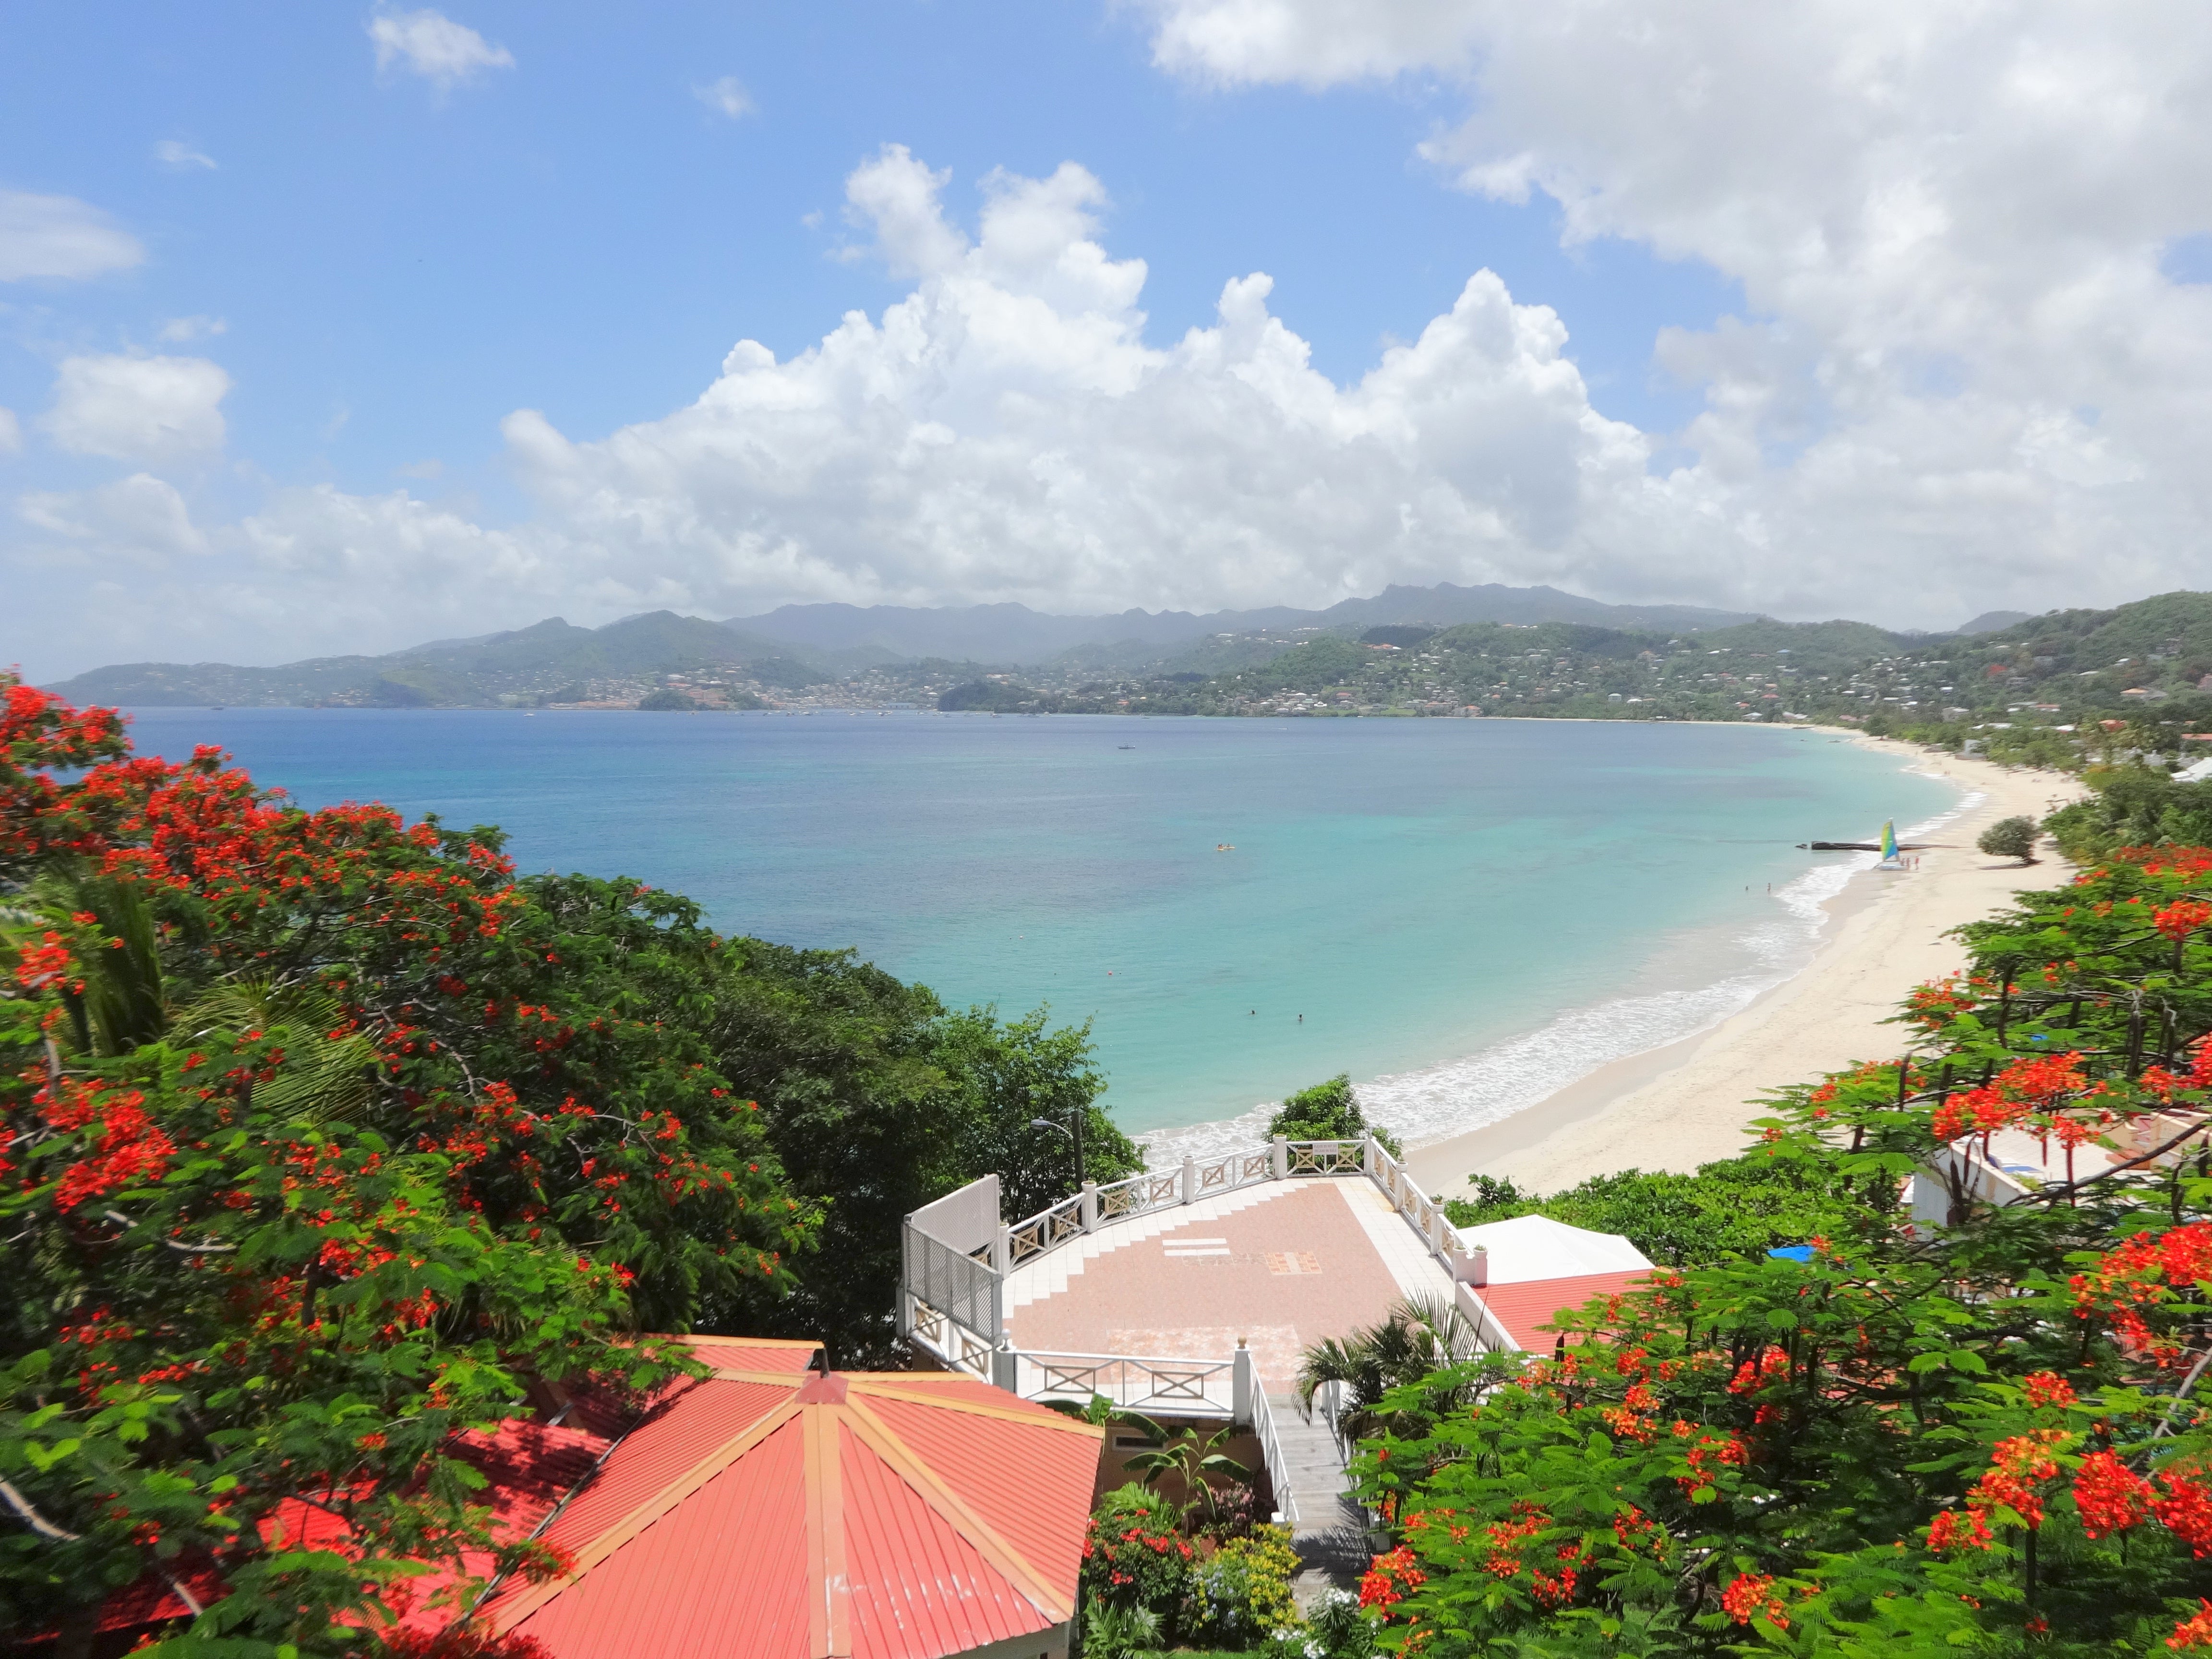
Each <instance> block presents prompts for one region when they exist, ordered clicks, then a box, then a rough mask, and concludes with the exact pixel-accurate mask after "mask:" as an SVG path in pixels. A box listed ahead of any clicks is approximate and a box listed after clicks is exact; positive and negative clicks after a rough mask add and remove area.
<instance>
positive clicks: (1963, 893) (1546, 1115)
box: [1407, 738, 2081, 1197]
mask: <svg viewBox="0 0 2212 1659" xmlns="http://www.w3.org/2000/svg"><path fill="white" fill-rule="evenodd" d="M1860 740H1861V741H1862V742H1865V743H1868V744H1870V745H1871V746H1874V747H1877V748H1879V749H1881V750H1885V751H1887V752H1889V753H1892V754H1895V753H1899V752H1900V751H1906V752H1909V750H1906V746H1905V745H1904V744H1897V743H1877V742H1875V740H1874V739H1869V738H1862V739H1860ZM1923 769H1925V770H1927V771H1929V772H1933V773H1937V774H1940V775H1943V776H1946V777H1949V778H1953V779H1955V780H1956V781H1959V782H1960V784H1962V785H1964V786H1965V787H1967V788H1969V789H1972V790H1976V791H1979V792H1980V793H1982V794H1983V795H1984V799H1983V801H1982V802H1981V803H1980V804H1979V805H1977V806H1975V807H1974V808H1973V809H1972V811H1968V812H1966V813H1965V814H1962V815H1961V816H1960V817H1957V818H1954V820H1952V822H1951V823H1948V824H1946V825H1944V826H1943V828H1942V830H1941V831H1940V832H1939V833H1938V835H1937V836H1936V837H1935V839H1939V840H1942V841H1945V842H1951V843H1953V845H1952V846H1950V847H1948V848H1942V849H1937V850H1931V851H1929V852H1927V853H1923V854H1919V855H1918V857H1919V860H1920V864H1919V867H1918V868H1917V869H1914V870H1911V871H1905V872H1886V871H1871V872H1865V873H1863V874H1860V875H1857V876H1854V877H1853V878H1851V879H1850V882H1849V883H1848V884H1846V885H1845V887H1844V891H1843V892H1842V893H1840V894H1838V896H1836V897H1835V898H1834V899H1832V900H1831V901H1830V902H1829V903H1828V905H1827V907H1826V908H1827V910H1828V913H1829V916H1830V921H1829V923H1828V925H1827V927H1826V928H1825V929H1823V931H1822V934H1821V940H1820V945H1819V946H1818V948H1817V949H1816V951H1815V952H1814V958H1813V961H1812V962H1811V963H1810V964H1808V966H1807V967H1806V968H1805V969H1804V970H1803V971H1802V972H1801V973H1799V974H1798V975H1796V977H1795V978H1793V979H1790V980H1789V981H1786V982H1784V984H1782V985H1780V986H1778V987H1776V988H1775V989H1774V990H1772V991H1770V992H1768V993H1767V994H1765V995H1764V996H1762V997H1761V998H1759V1000H1758V1001H1756V1002H1754V1003H1753V1004H1752V1005H1751V1006H1749V1007H1748V1008H1746V1009H1744V1010H1743V1011H1742V1012H1740V1013H1737V1014H1735V1015H1733V1016H1732V1017H1730V1018H1728V1019H1726V1020H1723V1022H1722V1023H1721V1024H1718V1025H1717V1026H1715V1027H1713V1028H1712V1029H1711V1030H1709V1031H1705V1032H1701V1033H1699V1035H1697V1036H1691V1037H1686V1038H1684V1039H1683V1040H1682V1041H1680V1042H1674V1043H1670V1044H1668V1046H1667V1047H1665V1048H1658V1049H1654V1050H1653V1051H1651V1052H1650V1053H1649V1054H1637V1055H1632V1056H1631V1057H1630V1058H1628V1059H1626V1060H1618V1061H1616V1062H1614V1063H1613V1065H1610V1066H1605V1067H1603V1068H1601V1070H1599V1071H1597V1072H1594V1073H1591V1074H1590V1075H1589V1077H1586V1078H1584V1079H1582V1080H1581V1081H1579V1082H1577V1083H1574V1084H1571V1085H1569V1086H1568V1087H1566V1088H1565V1089H1562V1090H1560V1091H1559V1092H1558V1093H1557V1094H1554V1095H1553V1096H1551V1097H1548V1098H1547V1099H1545V1100H1542V1101H1540V1102H1538V1103H1536V1104H1535V1105H1534V1106H1531V1107H1529V1108H1528V1109H1527V1110H1525V1111H1522V1112H1518V1113H1516V1114H1515V1115H1513V1116H1511V1117H1510V1118H1507V1119H1505V1120H1504V1121H1502V1122H1499V1123H1496V1124H1492V1125H1491V1126H1489V1127H1486V1128H1481V1129H1475V1130H1472V1131H1470V1132H1469V1133H1466V1134H1463V1135H1456V1136H1454V1137H1453V1138H1452V1139H1449V1140H1442V1141H1437V1142H1434V1143H1432V1144H1431V1145H1429V1146H1423V1147H1419V1148H1417V1149H1416V1150H1415V1151H1414V1152H1413V1154H1412V1156H1411V1157H1410V1158H1408V1159H1407V1163H1408V1164H1411V1166H1412V1168H1413V1173H1414V1175H1415V1176H1416V1177H1417V1178H1418V1179H1419V1181H1420V1182H1421V1183H1422V1185H1423V1186H1424V1187H1425V1188H1426V1189H1427V1190H1428V1191H1430V1192H1432V1193H1441V1194H1444V1195H1445V1196H1447V1197H1449V1196H1451V1195H1452V1194H1455V1193H1456V1192H1458V1191H1459V1190H1460V1189H1461V1188H1463V1187H1464V1186H1465V1185H1466V1182H1467V1178H1468V1176H1469V1175H1470V1174H1473V1173H1474V1172H1476V1171H1478V1170H1480V1171H1481V1172H1482V1173H1484V1174H1486V1175H1492V1176H1509V1177H1510V1178H1511V1179H1512V1180H1513V1181H1515V1182H1517V1183H1519V1184H1520V1186H1521V1187H1522V1188H1523V1189H1524V1190H1528V1191H1534V1192H1556V1191H1557V1190H1559V1188H1562V1187H1570V1186H1572V1185H1573V1184H1574V1183H1576V1182H1578V1181H1583V1180H1585V1179H1587V1178H1588V1177H1589V1176H1594V1175H1604V1174H1608V1173H1611V1172H1613V1171H1614V1170H1628V1169H1644V1170H1693V1169H1695V1168H1696V1167H1697V1166H1698V1165H1699V1164H1703V1163H1705V1162H1707V1161H1709V1160H1711V1159H1713V1158H1727V1157H1729V1156H1731V1155H1732V1154H1734V1153H1735V1152H1739V1151H1741V1149H1742V1146H1743V1144H1744V1140H1745V1138H1746V1137H1745V1133H1744V1125H1745V1123H1746V1122H1747V1121H1748V1120H1750V1119H1751V1118H1753V1117H1755V1116H1758V1115H1759V1111H1758V1109H1757V1107H1756V1105H1755V1104H1753V1103H1755V1102H1756V1101H1757V1100H1758V1098H1759V1096H1760V1095H1761V1094H1762V1093H1763V1092H1765V1091H1767V1090H1769V1089H1772V1088H1777V1087H1779V1086H1781V1085H1784V1084H1789V1083H1796V1082H1804V1081H1808V1080H1810V1079H1813V1078H1814V1076H1816V1075H1817V1074H1819V1073H1822V1072H1831V1071H1839V1070H1842V1069H1843V1068H1844V1067H1845V1066H1850V1065H1852V1064H1854V1063H1855V1062H1857V1061H1859V1060H1880V1059H1887V1058H1893V1057H1894V1056H1895V1055H1896V1054H1897V1053H1898V1052H1899V1048H1900V1047H1901V1039H1902V1036H1903V1033H1902V1032H1900V1031H1899V1030H1898V1029H1897V1028H1896V1027H1894V1026H1886V1025H1885V1024H1883V1023H1882V1022H1883V1021H1885V1020H1886V1019H1887V1018H1889V1016H1890V1015H1892V1014H1893V1013H1895V1012H1897V1007H1898V1004H1899V1000H1901V999H1902V998H1903V997H1904V996H1905V994H1906V993H1907V992H1909V991H1910V990H1911V988H1912V987H1914V986H1915V985H1917V984H1919V983H1920V982H1921V981H1923V980H1928V979H1936V978H1940V977H1941V976H1942V975H1945V974H1947V973H1950V972H1952V971H1953V970H1954V969H1958V968H1959V967H1960V966H1962V965H1963V963H1964V961H1965V957H1964V953H1963V951H1962V950H1961V948H1960V945H1959V943H1958V941H1957V940H1955V939H1946V938H1944V937H1943V934H1944V933H1945V932H1946V931H1947V930H1948V929H1950V928H1953V927H1957V926H1959V924H1960V923H1961V922H1966V921H1975V920H1978V918H1980V917H1983V916H1985V915H1989V914H1990V912H1992V911H1993V910H1996V909H1998V908H2002V906H2003V905H2004V904H2005V903H2006V902H2007V901H2008V899H2009V897H2010V896H2011V895H2012V894H2013V893H2015V892H2016V891H2018V890H2021V889H2023V888H2038V887H2052V886H2057V884H2060V883H2061V882H2063V880H2065V878H2067V876H2068V875H2069V873H2070V871H2069V866H2066V865H2065V864H2063V862H2061V861H2059V860H2058V859H2057V855H2056V854H2052V853H2051V852H2050V851H2049V849H2048V847H2047V845H2046V848H2045V857H2044V861H2043V862H2042V863H2040V864H2039V865H2036V866H2031V867H2028V868H2022V867H2021V866H2018V865H2016V864H2014V863H2012V862H2011V861H2009V860H1997V859H1991V858H1990V857H1988V856H1987V855H1985V854H1981V853H1978V852H1976V851H1975V850H1974V838H1975V837H1976V836H1978V835H1979V834H1980V833H1981V831H1982V830H1983V829H1984V828H1985V827H1987V826H1988V825H1989V824H1990V823H1991V822H1992V821H1994V820H1996V819H1997V818H2002V817H2012V816H2014V815H2015V814H2023V815H2025V816H2027V817H2034V818H2040V817H2043V816H2044V815H2045V813H2046V812H2047V811H2050V809H2051V806H2052V805H2055V804H2057V803H2058V802H2061V801H2063V800H2068V799H2073V798H2074V797H2075V795H2077V794H2079V793H2081V786H2080V784H2079V782H2078V781H2076V780H2075V779H2073V778H2070V777H2068V776H2065V775H2063V774H2059V773H2053V772H2027V771H2019V772H2014V771H2007V770H2006V769H2003V768H2002V767H1999V766H1995V765H1992V764H1990V763H1988V762H1986V761H1980V760H1967V759H1960V758H1956V757H1951V756H1948V755H1944V754H1942V753H1941V752H1937V751H1929V752H1927V753H1926V754H1925V756H1924V759H1923Z"/></svg>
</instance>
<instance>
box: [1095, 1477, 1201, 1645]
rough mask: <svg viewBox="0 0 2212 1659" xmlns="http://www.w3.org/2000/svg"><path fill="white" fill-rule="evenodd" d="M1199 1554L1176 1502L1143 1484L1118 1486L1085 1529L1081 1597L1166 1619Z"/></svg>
mask: <svg viewBox="0 0 2212 1659" xmlns="http://www.w3.org/2000/svg"><path fill="white" fill-rule="evenodd" d="M1196 1556H1197V1551H1195V1550H1194V1549H1193V1548H1192V1547H1191V1544H1190V1541H1189V1540H1188V1539H1187V1538H1185V1537H1184V1536H1183V1535H1182V1510H1179V1509H1178V1508H1177V1507H1176V1505H1175V1504H1172V1503H1170V1502H1169V1501H1168V1500H1167V1499H1166V1498H1163V1497H1161V1496H1160V1495H1159V1494H1158V1493H1157V1492H1147V1491H1146V1490H1145V1489H1144V1488H1143V1487H1142V1486H1117V1487H1115V1489H1114V1490H1113V1491H1112V1492H1108V1493H1107V1494H1106V1496H1105V1497H1104V1498H1103V1499H1101V1500H1100V1502H1099V1504H1098V1510H1097V1513H1096V1514H1094V1515H1093V1516H1091V1524H1090V1527H1089V1528H1088V1529H1087V1530H1086V1531H1085V1534H1084V1539H1083V1574H1082V1591H1083V1599H1084V1601H1085V1603H1086V1604H1087V1603H1089V1602H1091V1601H1103V1602H1106V1603H1109V1604H1110V1605H1112V1606H1114V1607H1141V1608H1143V1609H1145V1610H1146V1611H1147V1612H1149V1613H1153V1614H1155V1615H1157V1616H1158V1619H1159V1620H1160V1621H1161V1622H1162V1624H1167V1623H1169V1622H1170V1621H1172V1620H1174V1618H1175V1616H1176V1612H1177V1611H1178V1610H1179V1608H1180V1607H1182V1599H1183V1595H1184V1594H1185V1592H1186V1591H1188V1589H1189V1587H1190V1575H1191V1563H1192V1562H1193V1560H1194V1559H1195V1558H1196Z"/></svg>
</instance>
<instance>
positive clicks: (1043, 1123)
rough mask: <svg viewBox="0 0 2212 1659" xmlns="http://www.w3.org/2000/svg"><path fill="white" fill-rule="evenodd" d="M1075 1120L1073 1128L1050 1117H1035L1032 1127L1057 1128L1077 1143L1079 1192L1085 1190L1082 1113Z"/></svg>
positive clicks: (1076, 1157)
mask: <svg viewBox="0 0 2212 1659" xmlns="http://www.w3.org/2000/svg"><path fill="white" fill-rule="evenodd" d="M1075 1122H1076V1127H1074V1128H1073V1129H1071V1128H1069V1127H1067V1125H1066V1124H1065V1123H1055V1122H1054V1121H1052V1120H1051V1119H1050V1118H1048V1117H1033V1118H1031V1119H1030V1128H1032V1129H1057V1130H1059V1131H1060V1133H1062V1134H1064V1135H1066V1137H1067V1138H1068V1139H1070V1140H1072V1141H1073V1142H1074V1143H1075V1190H1076V1191H1077V1192H1081V1191H1082V1190H1083V1127H1082V1125H1083V1118H1082V1115H1081V1114H1080V1113H1079V1114H1077V1115H1076V1119H1075Z"/></svg>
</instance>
